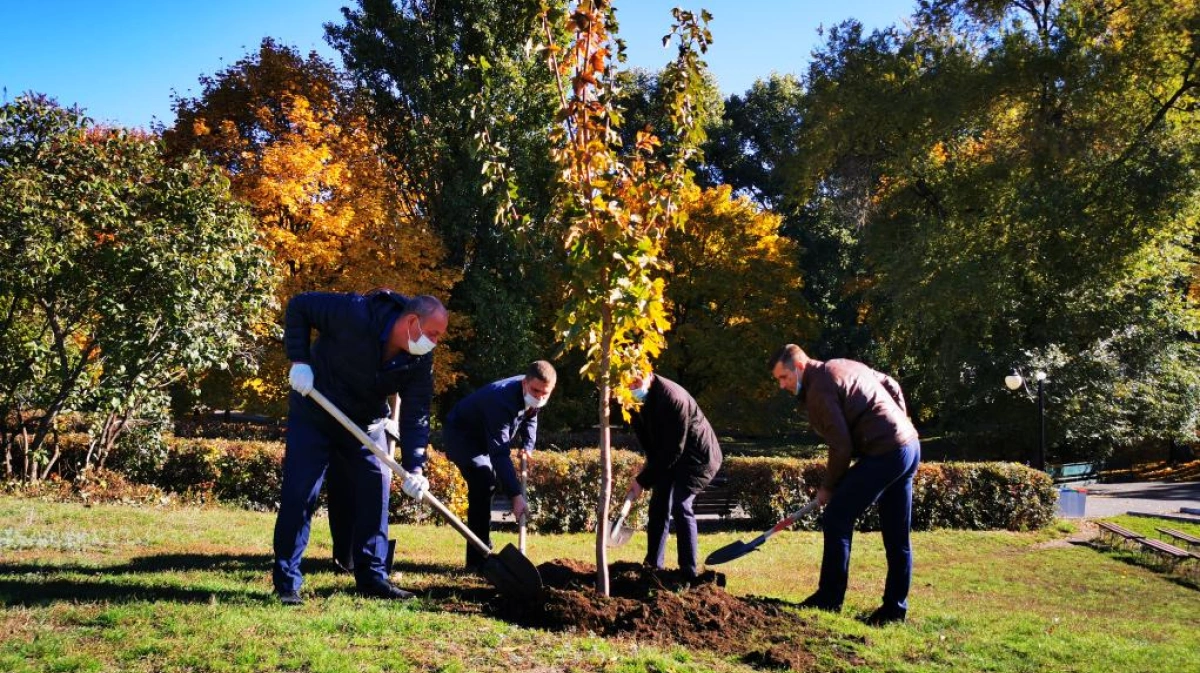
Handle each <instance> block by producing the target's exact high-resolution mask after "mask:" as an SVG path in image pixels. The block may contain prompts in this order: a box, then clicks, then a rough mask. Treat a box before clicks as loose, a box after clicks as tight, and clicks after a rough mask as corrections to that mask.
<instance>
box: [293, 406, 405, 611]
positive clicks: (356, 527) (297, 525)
mask: <svg viewBox="0 0 1200 673" xmlns="http://www.w3.org/2000/svg"><path fill="white" fill-rule="evenodd" d="M288 402H289V410H288V427H287V450H286V453H285V454H284V457H283V489H282V493H281V495H280V502H279V515H278V516H277V517H276V519H275V540H274V546H275V563H274V566H273V568H272V580H273V582H274V584H275V590H276V591H277V592H280V593H290V592H295V591H299V590H300V585H301V584H302V583H303V577H302V575H301V573H300V560H301V558H302V557H303V556H304V550H305V548H306V547H307V546H308V536H309V531H310V527H311V524H312V515H313V512H314V511H315V509H316V506H317V495H318V493H320V491H321V484H322V483H323V481H324V479H325V474H326V471H327V470H328V469H329V468H330V464H331V462H337V463H338V465H339V468H341V469H342V470H344V475H345V476H346V477H347V479H348V482H349V484H350V486H351V487H352V489H353V493H352V496H353V513H354V515H353V516H354V519H353V520H354V523H353V528H352V534H351V545H350V546H351V552H352V554H353V557H354V575H355V580H356V581H357V584H358V586H359V587H370V586H377V585H379V584H382V583H385V582H387V572H386V569H385V568H386V557H387V546H388V543H387V513H388V497H389V493H388V477H387V475H386V473H385V472H384V471H383V469H382V468H381V466H380V464H379V461H378V459H377V458H375V456H374V454H372V453H371V451H370V450H369V449H367V448H366V447H364V446H362V445H361V444H360V443H359V442H358V440H357V439H355V438H354V436H353V435H351V434H350V433H349V432H348V431H346V429H345V428H343V427H341V426H340V425H338V424H337V422H336V421H334V420H333V419H332V418H331V417H329V416H328V414H327V413H326V412H325V411H324V410H323V409H321V408H319V407H317V406H316V405H315V404H313V403H312V402H310V401H308V400H307V399H305V398H303V397H301V396H300V395H299V394H298V393H295V392H293V393H292V394H291V396H290V398H289V400H288Z"/></svg>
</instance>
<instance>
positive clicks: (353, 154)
mask: <svg viewBox="0 0 1200 673" xmlns="http://www.w3.org/2000/svg"><path fill="white" fill-rule="evenodd" d="M200 83H201V86H202V91H201V94H200V95H199V96H198V97H196V98H178V99H176V101H175V110H176V115H177V118H176V121H175V124H174V126H173V127H172V128H171V129H170V130H168V131H166V132H165V134H164V136H165V138H166V140H167V142H168V144H169V146H170V147H171V148H173V150H174V151H176V152H186V151H192V150H195V149H199V150H200V151H202V152H203V153H204V154H205V155H207V156H208V157H210V158H211V159H212V160H213V161H214V162H215V163H217V164H218V165H220V166H222V167H223V168H224V169H225V170H226V172H227V174H228V175H229V177H230V180H231V182H232V185H233V191H234V193H235V194H236V195H237V196H238V197H239V198H240V199H242V200H244V201H245V202H246V203H248V204H249V205H250V207H251V209H252V211H253V213H254V215H255V219H256V220H257V222H258V226H259V229H260V231H261V232H262V234H263V238H264V240H265V241H266V243H267V245H268V247H269V249H270V250H271V253H272V255H273V258H274V260H275V264H276V268H277V269H278V271H279V273H280V276H281V279H282V281H281V283H280V285H279V290H278V292H279V303H280V306H283V305H285V304H286V301H287V299H288V298H289V297H291V296H292V295H294V294H296V293H298V292H303V291H310V290H321V291H359V292H363V291H366V290H369V289H371V288H373V287H381V286H383V287H390V288H392V289H395V290H397V291H399V292H402V293H407V294H426V293H428V294H434V295H440V296H446V295H448V294H449V291H450V288H451V287H452V286H453V284H454V282H455V281H456V279H457V277H458V274H457V273H454V272H453V271H448V270H447V269H446V268H445V267H444V266H443V265H442V264H441V262H442V260H443V258H444V255H445V253H444V249H443V247H442V246H441V242H440V240H439V238H438V236H437V235H436V233H434V232H432V231H431V230H430V228H429V226H428V223H427V220H426V218H425V216H424V215H423V214H422V213H420V212H419V210H418V209H417V208H415V206H414V204H413V203H411V202H409V201H407V200H406V191H405V190H404V189H403V185H402V183H401V182H400V181H401V180H403V179H404V177H405V174H404V172H403V171H400V170H398V169H397V166H396V163H395V161H394V160H393V159H392V158H391V157H390V156H389V155H387V154H386V153H385V152H383V151H382V145H383V140H382V138H381V137H380V136H379V134H378V133H377V131H376V130H375V127H374V126H373V125H372V123H371V117H372V115H373V110H372V108H371V106H370V104H369V102H368V100H367V99H366V98H364V97H363V96H361V95H359V94H358V93H357V92H356V90H355V89H354V88H353V87H351V86H349V85H348V84H347V83H346V82H345V79H344V77H343V75H342V74H341V73H339V72H338V70H337V69H336V68H335V67H334V66H333V65H331V64H329V63H327V62H325V61H323V60H322V59H320V58H319V57H318V56H317V55H316V54H315V53H314V54H310V55H309V56H308V57H307V58H305V57H301V56H300V54H299V53H297V52H296V51H295V50H294V49H293V48H290V47H285V46H280V45H278V44H276V43H275V42H274V41H273V40H271V39H269V38H268V39H265V40H263V42H262V45H261V46H260V48H259V49H258V51H257V52H256V53H254V54H251V55H249V56H247V57H246V58H244V59H242V60H240V61H238V62H237V63H235V64H234V65H232V66H230V67H229V68H227V69H225V70H224V71H222V72H220V73H218V74H217V75H216V76H213V77H201V79H200ZM259 347H260V349H261V351H262V361H263V363H264V364H263V366H262V367H260V368H259V369H257V370H255V371H251V372H245V373H242V374H241V375H240V376H234V377H233V378H232V379H229V378H228V377H225V376H223V375H221V374H220V373H218V374H217V375H216V376H215V377H214V378H216V379H218V380H221V381H223V382H224V385H220V386H215V387H213V388H215V390H214V389H213V388H210V397H209V399H210V401H213V398H214V397H216V395H212V394H211V393H223V394H226V395H228V396H229V398H228V399H227V400H226V403H227V404H234V405H236V406H246V405H248V406H250V407H252V408H258V409H264V410H274V411H278V410H279V409H280V407H281V405H282V404H283V400H284V399H285V398H286V392H287V391H286V386H285V385H284V381H285V380H286V377H285V376H284V375H283V372H284V371H285V367H286V365H287V363H286V361H285V359H286V358H285V357H284V354H283V351H282V348H281V347H280V346H279V344H278V343H277V342H276V340H275V339H274V338H273V336H272V335H264V338H263V339H262V340H261V341H260V344H259ZM457 361H458V360H457V358H456V357H454V355H453V354H451V353H447V354H446V355H445V356H443V357H439V358H438V363H437V367H438V381H439V383H440V384H442V385H443V386H444V385H449V384H450V383H451V382H452V381H453V379H454V367H455V365H456V363H457ZM225 386H230V387H231V389H226V388H225Z"/></svg>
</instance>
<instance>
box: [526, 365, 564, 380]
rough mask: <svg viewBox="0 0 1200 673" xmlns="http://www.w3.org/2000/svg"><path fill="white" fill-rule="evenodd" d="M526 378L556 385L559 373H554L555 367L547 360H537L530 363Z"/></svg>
mask: <svg viewBox="0 0 1200 673" xmlns="http://www.w3.org/2000/svg"><path fill="white" fill-rule="evenodd" d="M525 378H527V379H537V380H539V381H542V382H545V383H549V384H550V385H554V382H555V381H557V380H558V372H556V371H554V366H553V365H551V364H550V363H549V362H546V361H545V360H537V361H534V362H531V363H529V366H528V367H526V368H525Z"/></svg>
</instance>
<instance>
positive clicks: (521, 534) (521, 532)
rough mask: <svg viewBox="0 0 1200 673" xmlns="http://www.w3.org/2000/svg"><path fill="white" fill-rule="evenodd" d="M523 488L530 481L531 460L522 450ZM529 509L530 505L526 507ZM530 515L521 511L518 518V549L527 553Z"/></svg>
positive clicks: (523, 488)
mask: <svg viewBox="0 0 1200 673" xmlns="http://www.w3.org/2000/svg"><path fill="white" fill-rule="evenodd" d="M520 453H521V490H522V491H524V490H525V488H526V482H527V481H529V460H528V459H527V458H526V457H525V452H524V451H521V452H520ZM526 510H528V507H527V508H526ZM528 515H529V512H528V511H525V512H521V518H520V519H518V520H517V549H518V550H519V551H520V552H521V553H522V554H524V553H525V519H526V517H527V516H528Z"/></svg>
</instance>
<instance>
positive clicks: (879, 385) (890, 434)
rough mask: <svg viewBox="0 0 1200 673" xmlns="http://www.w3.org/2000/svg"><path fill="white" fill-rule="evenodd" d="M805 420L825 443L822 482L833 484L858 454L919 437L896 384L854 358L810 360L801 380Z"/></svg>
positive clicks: (882, 450)
mask: <svg viewBox="0 0 1200 673" xmlns="http://www.w3.org/2000/svg"><path fill="white" fill-rule="evenodd" d="M800 399H801V400H803V402H804V405H805V407H806V408H807V409H808V422H809V424H811V425H812V428H813V430H814V431H816V433H817V434H818V435H820V436H821V437H822V438H823V439H824V440H825V443H826V444H828V445H829V468H828V470H827V471H826V474H825V481H824V482H823V484H822V485H823V486H825V487H827V488H833V487H834V486H835V485H837V483H838V481H839V480H841V478H842V475H844V474H845V473H846V470H847V469H849V467H850V459H851V458H852V457H857V456H878V455H882V454H885V453H887V452H888V451H893V450H895V449H898V448H900V447H901V446H904V445H905V444H908V443H909V442H911V441H913V440H915V439H917V430H916V428H914V427H913V424H912V421H910V420H909V418H908V412H907V409H906V407H905V404H904V393H903V392H902V391H901V390H900V384H898V383H896V380H895V379H893V378H892V377H890V376H888V375H887V374H883V373H880V372H877V371H875V370H874V369H871V368H870V367H868V366H866V365H864V364H863V363H861V362H855V361H854V360H829V361H828V362H822V361H820V360H809V361H808V364H807V365H806V366H805V368H804V375H803V377H802V378H801V384H800Z"/></svg>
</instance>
